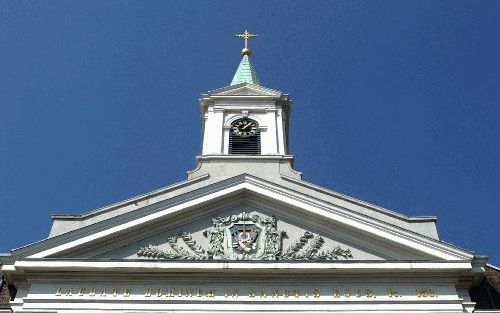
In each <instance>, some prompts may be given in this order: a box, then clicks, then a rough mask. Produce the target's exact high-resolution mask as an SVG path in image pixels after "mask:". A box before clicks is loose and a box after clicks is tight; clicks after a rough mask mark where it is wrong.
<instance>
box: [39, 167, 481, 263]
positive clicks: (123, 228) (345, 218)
mask: <svg viewBox="0 0 500 313" xmlns="http://www.w3.org/2000/svg"><path fill="white" fill-rule="evenodd" d="M240 192H252V193H255V194H257V195H259V196H261V197H265V198H268V199H271V200H272V201H278V202H280V203H282V204H284V205H286V206H289V207H290V208H294V209H295V210H303V211H305V212H308V213H309V214H314V215H316V216H318V217H319V218H322V219H324V220H327V221H331V223H332V225H334V224H336V223H338V224H340V225H342V226H343V227H346V228H347V229H352V230H353V231H355V232H360V233H363V234H364V235H367V236H373V237H375V238H380V239H381V240H382V241H385V242H387V243H388V244H392V245H395V246H402V247H405V248H406V249H410V250H414V251H418V252H419V253H421V254H424V255H428V256H432V258H438V259H443V260H469V261H470V260H471V259H472V258H473V255H472V254H470V253H467V252H465V251H463V250H460V249H457V248H454V247H451V246H449V245H447V244H444V243H442V242H439V241H437V240H433V239H430V238H427V237H425V236H422V235H419V234H416V233H413V232H411V231H407V230H405V229H402V228H399V227H397V226H393V225H389V224H387V223H384V222H381V221H377V220H374V219H372V218H369V217H367V216H363V215H360V214H356V213H355V212H352V211H348V210H345V209H343V208H341V207H337V206H335V205H332V204H331V203H326V202H325V201H322V200H318V199H315V198H312V197H310V196H307V195H305V194H302V193H298V192H295V191H292V190H289V189H287V188H284V187H281V186H278V185H276V184H273V183H270V182H266V181H264V180H261V179H258V178H255V177H251V176H244V177H243V180H242V181H240V182H237V181H235V182H234V184H232V185H228V186H222V185H221V186H220V189H217V190H213V191H212V192H209V193H206V194H201V195H198V196H194V195H193V197H190V198H187V199H184V200H182V201H180V202H177V203H173V204H172V205H171V206H167V207H162V209H161V210H158V211H156V212H153V213H150V214H146V215H144V216H137V217H136V218H134V219H133V220H129V221H124V222H122V223H119V224H115V225H113V226H109V228H104V229H102V228H101V230H98V228H97V229H96V231H95V232H94V231H89V232H86V235H82V236H81V237H74V238H72V240H68V241H66V242H65V241H63V242H62V243H61V244H59V245H56V246H52V247H50V246H49V247H46V249H43V250H42V251H40V250H39V251H38V252H36V253H34V254H33V255H31V257H33V258H43V257H49V256H51V255H55V254H61V253H64V252H65V251H71V250H74V249H75V248H76V247H78V246H80V245H90V244H94V243H97V242H99V241H102V240H105V238H107V237H108V236H117V235H119V234H124V233H127V232H128V231H130V230H132V229H136V228H138V227H145V226H147V225H148V224H150V223H155V222H159V221H162V220H168V219H169V218H170V217H171V216H172V217H174V216H176V215H177V214H179V213H180V212H181V211H185V210H189V208H198V207H200V206H202V205H205V204H206V203H209V202H210V201H215V200H220V199H223V198H225V197H228V196H234V195H236V194H237V193H240ZM183 213H185V212H183ZM111 225H112V224H111ZM90 227H92V226H90ZM89 230H90V229H89Z"/></svg>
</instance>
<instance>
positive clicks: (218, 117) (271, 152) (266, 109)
mask: <svg viewBox="0 0 500 313" xmlns="http://www.w3.org/2000/svg"><path fill="white" fill-rule="evenodd" d="M236 36H238V37H241V38H243V39H244V40H245V48H244V49H243V50H242V52H241V53H242V60H241V62H240V64H239V66H238V69H237V70H236V73H235V74H234V77H233V80H232V82H231V84H230V85H229V86H228V87H224V88H220V89H216V90H213V91H210V92H208V93H206V94H202V97H201V99H200V111H201V126H202V140H203V144H202V154H201V156H198V157H197V166H198V168H197V169H196V170H194V171H192V172H189V173H188V176H189V177H194V176H197V175H198V174H200V173H199V172H200V169H201V168H203V167H205V168H206V167H207V164H206V163H210V167H213V166H214V165H215V164H216V163H217V164H219V163H221V164H223V165H225V166H224V169H223V170H222V172H226V171H228V169H229V168H232V169H233V170H232V171H233V172H232V173H227V174H228V175H233V174H235V173H236V174H237V172H245V173H254V174H255V173H257V172H258V173H261V174H262V173H264V172H265V171H269V170H270V169H269V168H268V167H269V166H272V164H274V165H278V167H279V166H280V165H281V166H285V165H288V167H289V168H290V170H291V171H292V172H290V173H289V176H294V177H295V178H297V177H298V178H300V174H299V173H297V172H295V171H293V170H292V169H291V167H292V162H293V157H292V156H290V155H289V154H288V125H289V117H290V106H291V101H290V99H289V97H288V95H287V94H284V93H282V92H281V91H278V90H273V89H269V88H266V87H263V86H261V85H260V84H259V80H258V79H257V74H256V72H255V70H254V68H253V65H252V63H251V62H250V55H251V51H250V49H249V48H248V39H249V38H252V37H256V35H253V34H250V33H249V32H248V31H245V32H244V33H243V34H241V35H236ZM201 172H204V171H201ZM210 172H211V175H220V174H221V172H214V171H213V170H211V171H210ZM275 172H276V169H275ZM281 172H282V170H280V169H279V168H278V169H277V173H278V174H279V173H281ZM268 174H269V173H268ZM266 176H267V175H266Z"/></svg>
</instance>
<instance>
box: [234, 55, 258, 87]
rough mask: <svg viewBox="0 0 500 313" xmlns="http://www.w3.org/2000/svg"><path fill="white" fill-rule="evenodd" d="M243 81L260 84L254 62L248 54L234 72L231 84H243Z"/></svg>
mask: <svg viewBox="0 0 500 313" xmlns="http://www.w3.org/2000/svg"><path fill="white" fill-rule="evenodd" d="M241 83H249V84H255V85H258V84H259V79H258V78H257V73H255V70H254V68H253V65H252V63H251V62H250V57H249V56H248V54H244V55H243V58H242V59H241V62H240V65H239V66H238V69H237V70H236V73H234V77H233V80H232V81H231V86H233V85H237V84H241Z"/></svg>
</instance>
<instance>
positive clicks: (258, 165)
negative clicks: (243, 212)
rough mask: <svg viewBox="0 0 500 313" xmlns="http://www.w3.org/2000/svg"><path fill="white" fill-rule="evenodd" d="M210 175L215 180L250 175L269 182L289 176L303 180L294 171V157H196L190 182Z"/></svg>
mask: <svg viewBox="0 0 500 313" xmlns="http://www.w3.org/2000/svg"><path fill="white" fill-rule="evenodd" d="M207 174H209V175H210V176H211V177H214V178H220V179H224V178H229V177H233V176H237V175H240V174H250V175H253V176H256V177H261V178H265V179H268V180H271V181H272V180H281V177H282V176H288V177H291V178H294V179H297V180H301V177H302V173H300V172H297V171H295V170H294V169H293V156H292V155H252V156H247V155H202V156H197V157H196V168H195V169H194V170H192V171H189V172H188V173H187V175H188V180H189V179H194V178H197V177H200V176H204V175H207Z"/></svg>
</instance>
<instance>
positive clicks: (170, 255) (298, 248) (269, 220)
mask: <svg viewBox="0 0 500 313" xmlns="http://www.w3.org/2000/svg"><path fill="white" fill-rule="evenodd" d="M203 234H204V236H205V237H206V238H207V239H208V247H206V248H203V247H202V246H201V245H200V244H199V243H197V242H196V240H194V239H193V237H192V236H191V234H189V233H186V232H183V233H181V234H180V235H179V236H178V237H176V236H173V237H170V238H168V240H167V242H168V245H169V246H170V247H171V251H166V250H163V249H161V248H159V247H157V246H154V245H149V246H146V247H141V248H140V249H139V251H138V252H137V256H139V257H145V258H149V259H166V260H290V261H317V260H325V261H333V260H338V259H339V258H343V259H352V253H351V251H350V250H349V249H343V248H341V247H340V246H336V247H334V248H333V249H330V250H324V251H321V252H320V250H321V248H322V247H323V244H324V243H325V240H324V239H323V237H321V236H319V235H317V234H313V233H310V232H308V231H306V232H305V233H304V234H303V235H302V236H301V237H300V238H299V239H298V240H296V241H295V242H294V243H293V244H291V245H290V246H289V247H288V248H287V249H286V250H285V249H283V238H284V237H286V233H285V231H279V230H278V229H277V219H276V217H274V216H273V217H266V218H262V217H260V216H259V215H256V214H249V213H245V212H242V213H240V214H237V215H231V216H228V217H216V218H214V219H212V228H211V229H210V230H206V231H205V232H204V233H203ZM179 242H180V243H181V244H179Z"/></svg>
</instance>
